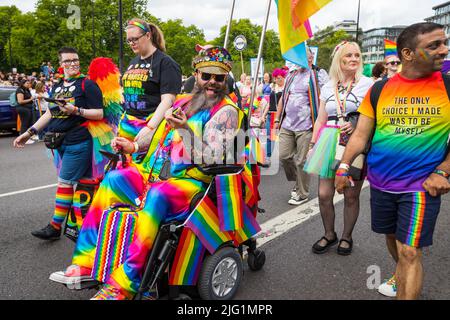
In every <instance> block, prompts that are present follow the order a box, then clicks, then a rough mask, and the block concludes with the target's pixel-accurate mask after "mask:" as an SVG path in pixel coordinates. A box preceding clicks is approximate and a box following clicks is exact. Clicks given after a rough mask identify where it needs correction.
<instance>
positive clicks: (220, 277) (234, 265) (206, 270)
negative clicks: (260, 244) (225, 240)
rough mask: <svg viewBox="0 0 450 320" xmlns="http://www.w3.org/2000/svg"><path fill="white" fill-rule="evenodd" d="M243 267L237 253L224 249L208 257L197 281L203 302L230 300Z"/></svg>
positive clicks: (240, 277)
mask: <svg viewBox="0 0 450 320" xmlns="http://www.w3.org/2000/svg"><path fill="white" fill-rule="evenodd" d="M242 273H243V267H242V259H241V256H240V255H239V253H238V252H237V251H236V249H235V248H233V247H224V248H222V249H219V250H218V251H217V252H216V253H214V254H213V255H211V256H208V257H207V258H206V259H205V261H204V263H203V267H202V270H201V271H200V276H199V279H198V292H199V294H200V297H201V298H202V299H204V300H230V299H232V298H233V297H234V295H235V294H236V291H237V289H238V287H239V285H240V282H241V279H242Z"/></svg>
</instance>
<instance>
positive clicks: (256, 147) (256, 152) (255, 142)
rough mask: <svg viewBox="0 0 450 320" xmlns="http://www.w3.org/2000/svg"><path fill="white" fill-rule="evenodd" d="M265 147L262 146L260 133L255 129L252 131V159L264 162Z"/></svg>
mask: <svg viewBox="0 0 450 320" xmlns="http://www.w3.org/2000/svg"><path fill="white" fill-rule="evenodd" d="M264 151H265V150H264V148H262V147H261V142H260V141H259V137H258V133H257V132H256V131H255V130H253V129H252V130H251V132H250V157H251V158H250V160H251V161H254V162H255V161H256V162H258V163H264V162H265V159H266V155H265V152H264Z"/></svg>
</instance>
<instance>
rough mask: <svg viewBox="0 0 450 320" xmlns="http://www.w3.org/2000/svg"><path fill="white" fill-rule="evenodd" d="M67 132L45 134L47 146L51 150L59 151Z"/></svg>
mask: <svg viewBox="0 0 450 320" xmlns="http://www.w3.org/2000/svg"><path fill="white" fill-rule="evenodd" d="M65 135H66V132H46V133H45V134H44V143H45V146H46V147H47V148H49V149H58V148H59V147H60V146H61V145H62V143H63V141H64V137H65Z"/></svg>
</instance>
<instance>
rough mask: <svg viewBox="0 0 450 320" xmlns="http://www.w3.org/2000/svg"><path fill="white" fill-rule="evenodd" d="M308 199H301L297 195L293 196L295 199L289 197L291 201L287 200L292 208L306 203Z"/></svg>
mask: <svg viewBox="0 0 450 320" xmlns="http://www.w3.org/2000/svg"><path fill="white" fill-rule="evenodd" d="M308 201H309V198H308V197H306V198H301V197H300V196H299V195H295V197H291V199H289V201H288V203H289V204H291V205H294V206H298V205H300V204H302V203H305V202H308Z"/></svg>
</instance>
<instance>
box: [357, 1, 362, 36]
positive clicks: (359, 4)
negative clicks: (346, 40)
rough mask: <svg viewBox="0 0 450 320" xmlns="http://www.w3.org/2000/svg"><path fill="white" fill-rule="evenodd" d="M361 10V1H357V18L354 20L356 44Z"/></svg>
mask: <svg viewBox="0 0 450 320" xmlns="http://www.w3.org/2000/svg"><path fill="white" fill-rule="evenodd" d="M360 10H361V0H358V17H357V18H356V42H358V38H359V13H360Z"/></svg>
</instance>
